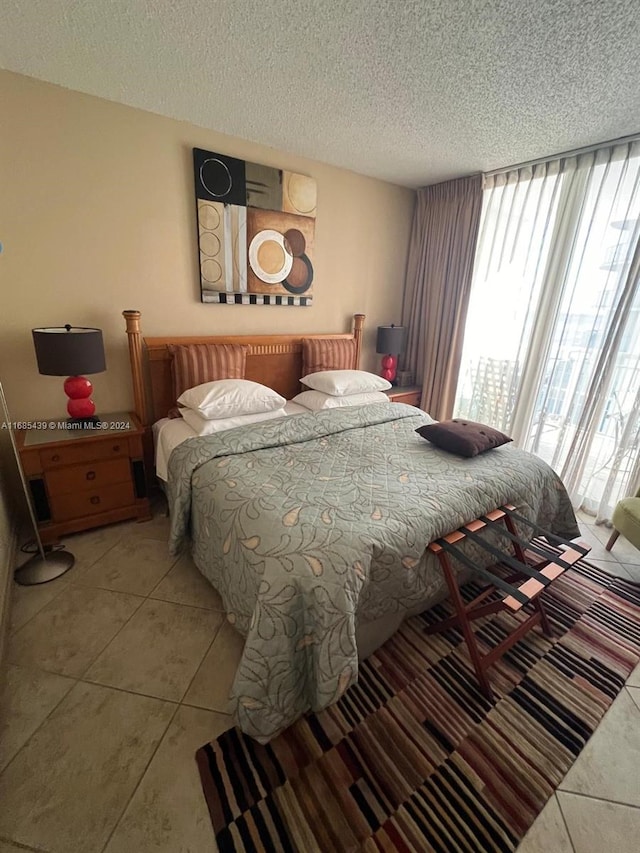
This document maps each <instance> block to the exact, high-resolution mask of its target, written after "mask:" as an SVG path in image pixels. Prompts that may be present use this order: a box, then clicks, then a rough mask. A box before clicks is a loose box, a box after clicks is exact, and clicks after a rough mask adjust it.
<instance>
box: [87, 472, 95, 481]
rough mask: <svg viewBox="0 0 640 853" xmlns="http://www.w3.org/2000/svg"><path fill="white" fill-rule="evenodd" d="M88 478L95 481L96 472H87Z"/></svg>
mask: <svg viewBox="0 0 640 853" xmlns="http://www.w3.org/2000/svg"><path fill="white" fill-rule="evenodd" d="M86 477H87V480H95V478H96V472H95V471H87V474H86Z"/></svg>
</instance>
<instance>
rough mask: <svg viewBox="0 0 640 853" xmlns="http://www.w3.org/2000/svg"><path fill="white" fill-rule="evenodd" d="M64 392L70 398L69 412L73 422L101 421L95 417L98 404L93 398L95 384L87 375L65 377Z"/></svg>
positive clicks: (92, 422)
mask: <svg viewBox="0 0 640 853" xmlns="http://www.w3.org/2000/svg"><path fill="white" fill-rule="evenodd" d="M64 392H65V394H66V395H67V397H68V398H69V399H68V401H67V412H68V413H69V416H70V422H71V423H72V424H74V425H75V424H82V425H84V424H85V423H90V424H97V423H99V419H98V418H97V417H95V413H96V404H95V403H94V402H93V400H92V399H91V394H92V392H93V385H92V384H91V382H89V380H88V379H87V378H86V376H70V377H69V378H68V379H65V382H64Z"/></svg>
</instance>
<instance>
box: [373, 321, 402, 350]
mask: <svg viewBox="0 0 640 853" xmlns="http://www.w3.org/2000/svg"><path fill="white" fill-rule="evenodd" d="M406 341H407V327H406V326H394V325H393V324H392V325H391V326H378V337H377V339H376V352H379V353H387V354H388V355H400V353H402V352H404V347H405V344H406Z"/></svg>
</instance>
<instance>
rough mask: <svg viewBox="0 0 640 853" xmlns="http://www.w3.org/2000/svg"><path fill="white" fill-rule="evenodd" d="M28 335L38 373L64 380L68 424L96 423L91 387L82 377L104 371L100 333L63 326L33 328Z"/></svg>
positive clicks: (97, 421) (99, 331)
mask: <svg viewBox="0 0 640 853" xmlns="http://www.w3.org/2000/svg"><path fill="white" fill-rule="evenodd" d="M32 334H33V344H34V346H35V349H36V359H37V362H38V370H39V371H40V373H42V374H43V375H45V376H66V377H67V379H66V380H65V383H64V390H65V394H66V395H67V397H68V398H69V400H68V402H67V412H68V413H69V423H70V424H71V425H73V426H77V427H82V426H93V425H95V424H98V423H99V422H100V421H99V418H97V417H96V415H95V411H96V407H95V403H94V402H93V400H92V399H91V393H92V392H93V385H92V384H91V382H89V380H88V379H87V378H86V376H83V375H82V374H84V373H102V371H103V370H106V369H107V368H106V364H105V359H104V345H103V343H102V331H101V330H100V329H89V328H84V327H82V326H69V325H66V326H54V327H50V328H44V329H33V330H32Z"/></svg>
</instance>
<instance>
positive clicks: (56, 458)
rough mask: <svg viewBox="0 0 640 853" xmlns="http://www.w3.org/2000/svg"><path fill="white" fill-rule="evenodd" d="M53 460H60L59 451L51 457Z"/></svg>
mask: <svg viewBox="0 0 640 853" xmlns="http://www.w3.org/2000/svg"><path fill="white" fill-rule="evenodd" d="M51 461H52V462H59V461H60V457H59V456H58V454H57V453H56V454H55V455H54V456H52V457H51Z"/></svg>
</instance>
